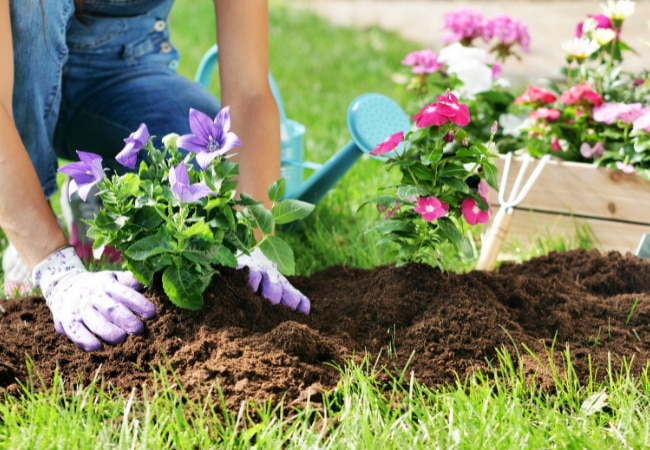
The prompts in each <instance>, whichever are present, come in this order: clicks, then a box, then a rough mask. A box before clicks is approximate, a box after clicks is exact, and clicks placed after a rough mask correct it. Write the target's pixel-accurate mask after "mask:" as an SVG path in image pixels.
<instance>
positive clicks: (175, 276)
mask: <svg viewBox="0 0 650 450" xmlns="http://www.w3.org/2000/svg"><path fill="white" fill-rule="evenodd" d="M211 278H212V274H210V275H205V276H197V274H196V273H190V271H189V270H188V269H186V268H185V267H181V266H180V264H179V265H172V266H169V267H167V268H166V269H165V271H164V272H163V274H162V282H163V289H164V291H165V294H167V297H169V300H171V302H172V303H173V304H175V305H176V306H178V307H180V308H184V309H189V310H192V311H196V310H199V309H201V308H202V307H203V291H204V290H205V288H206V287H207V285H208V283H209V281H210V279H211Z"/></svg>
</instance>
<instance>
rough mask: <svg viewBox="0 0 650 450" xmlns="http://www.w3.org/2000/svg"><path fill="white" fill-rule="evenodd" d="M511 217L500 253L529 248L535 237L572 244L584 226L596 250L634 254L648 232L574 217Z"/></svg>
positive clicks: (518, 213)
mask: <svg viewBox="0 0 650 450" xmlns="http://www.w3.org/2000/svg"><path fill="white" fill-rule="evenodd" d="M513 214H514V215H513V219H512V225H511V227H510V232H509V233H508V236H507V237H506V242H505V244H504V247H503V252H506V253H511V252H513V250H514V249H515V248H516V247H522V248H524V249H525V248H527V247H529V246H530V245H531V244H533V243H534V240H535V238H536V237H540V238H542V239H543V238H554V237H557V236H561V237H563V238H564V239H567V240H569V241H573V240H574V239H575V238H576V228H577V227H583V226H588V227H589V229H590V230H591V232H592V233H593V235H594V236H595V238H596V242H595V244H596V247H597V248H598V249H600V250H602V251H610V250H616V251H619V252H621V253H626V252H631V253H634V252H635V251H636V248H637V247H638V245H639V242H640V241H641V237H642V236H643V234H644V233H650V226H646V225H633V224H626V223H620V222H615V221H611V220H599V219H583V218H573V217H570V216H566V215H558V214H547V213H540V212H537V211H528V210H519V209H517V210H515V211H514V213H513ZM488 226H489V224H488Z"/></svg>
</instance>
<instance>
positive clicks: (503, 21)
mask: <svg viewBox="0 0 650 450" xmlns="http://www.w3.org/2000/svg"><path fill="white" fill-rule="evenodd" d="M492 38H497V39H498V40H499V41H500V44H501V45H505V46H507V47H511V46H512V45H514V44H519V45H520V46H521V48H522V50H523V51H524V52H528V50H529V46H530V34H529V33H528V27H527V26H526V24H524V23H523V22H522V21H521V20H517V19H513V18H512V17H510V16H508V15H506V14H502V15H499V16H496V17H494V18H492V19H490V20H488V21H487V23H486V24H485V27H484V29H483V40H485V42H488V41H489V40H490V39H492Z"/></svg>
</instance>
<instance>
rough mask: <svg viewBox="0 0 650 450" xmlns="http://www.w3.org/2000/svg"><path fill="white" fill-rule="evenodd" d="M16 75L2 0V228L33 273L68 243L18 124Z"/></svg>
mask: <svg viewBox="0 0 650 450" xmlns="http://www.w3.org/2000/svg"><path fill="white" fill-rule="evenodd" d="M13 75H14V64H13V46H12V40H11V23H10V19H9V0H0V227H1V228H2V229H3V231H4V232H5V234H6V235H7V238H8V239H9V240H10V241H11V242H12V243H13V244H14V245H15V246H16V249H17V250H18V252H19V253H20V256H21V257H22V259H23V261H25V264H27V267H29V269H30V270H31V269H32V268H33V267H34V266H35V265H36V264H38V263H39V262H41V261H42V260H44V259H45V258H46V257H47V256H48V255H50V254H51V253H52V252H53V251H54V250H56V249H58V248H61V247H63V246H65V245H66V244H67V242H68V241H67V239H66V237H65V235H64V234H63V231H62V230H61V228H60V227H59V225H58V223H57V221H56V218H55V217H54V214H53V212H52V210H51V209H50V206H49V204H48V202H47V200H46V199H45V196H44V195H43V191H42V189H41V185H40V183H39V181H38V177H37V175H36V172H35V170H34V167H33V166H32V163H31V160H30V159H29V156H28V154H27V151H26V149H25V146H24V145H23V143H22V140H21V139H20V136H19V135H18V130H17V129H16V125H15V123H14V119H13V115H12V106H11V104H12V93H13V81H14V80H13ZM27 101H28V100H27Z"/></svg>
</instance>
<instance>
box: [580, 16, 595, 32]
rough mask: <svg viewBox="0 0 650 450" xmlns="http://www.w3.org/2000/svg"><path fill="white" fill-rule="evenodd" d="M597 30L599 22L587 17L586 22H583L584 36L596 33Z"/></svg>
mask: <svg viewBox="0 0 650 450" xmlns="http://www.w3.org/2000/svg"><path fill="white" fill-rule="evenodd" d="M596 28H598V21H597V20H596V19H594V18H592V17H587V18H586V19H585V21H584V22H582V33H583V34H591V32H592V31H594V30H595V29H596Z"/></svg>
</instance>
